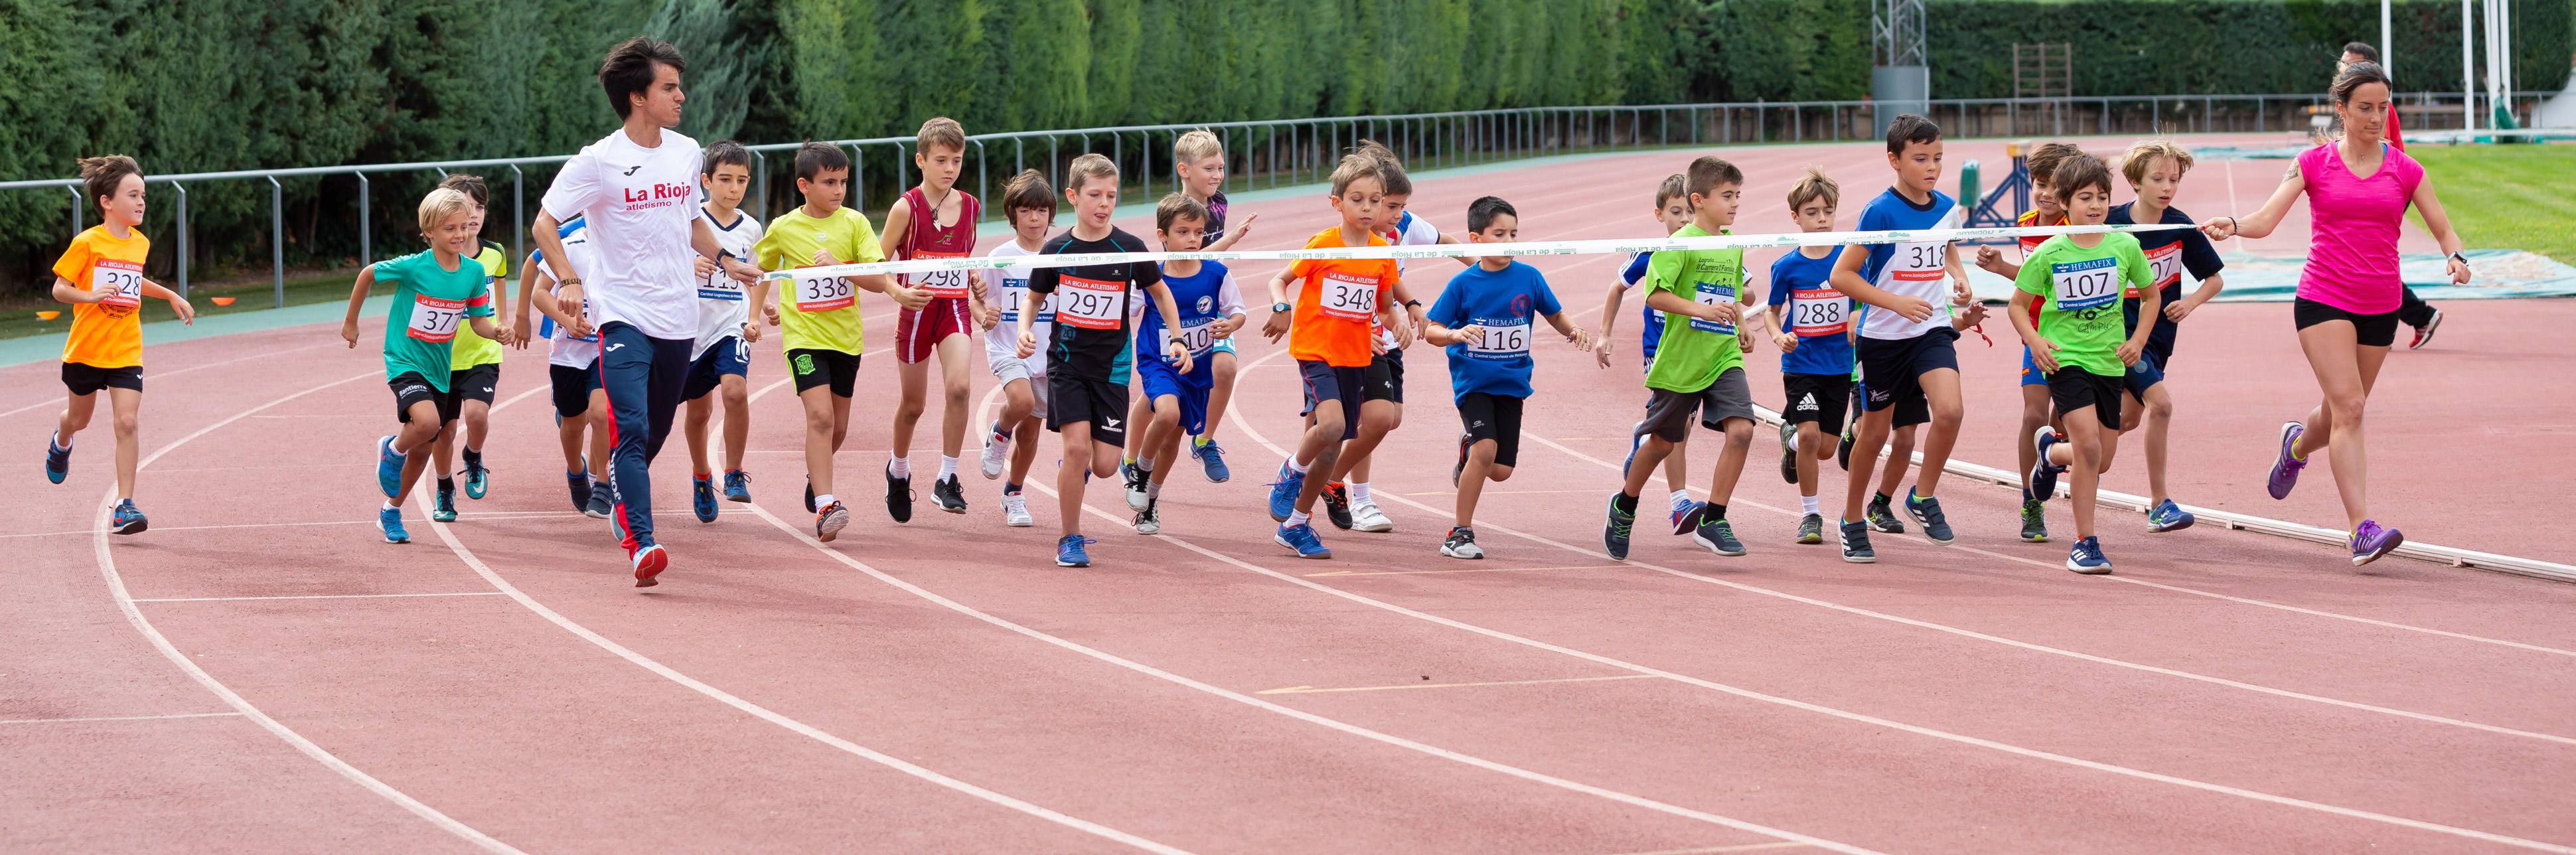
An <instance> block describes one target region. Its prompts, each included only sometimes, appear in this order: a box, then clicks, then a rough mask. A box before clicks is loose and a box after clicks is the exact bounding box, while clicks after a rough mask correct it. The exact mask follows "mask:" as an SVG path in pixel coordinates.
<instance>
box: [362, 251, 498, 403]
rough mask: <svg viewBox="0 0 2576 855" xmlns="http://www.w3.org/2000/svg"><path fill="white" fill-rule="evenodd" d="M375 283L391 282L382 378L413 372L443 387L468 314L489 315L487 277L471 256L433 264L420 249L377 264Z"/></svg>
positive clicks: (431, 256)
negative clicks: (446, 265) (444, 264)
mask: <svg viewBox="0 0 2576 855" xmlns="http://www.w3.org/2000/svg"><path fill="white" fill-rule="evenodd" d="M373 269H374V270H375V271H376V284H378V285H388V284H389V285H392V286H394V301H393V304H392V305H390V306H387V307H386V308H385V379H387V380H391V379H394V378H396V377H400V376H402V375H404V374H418V375H420V379H422V380H425V381H428V383H429V385H430V388H433V389H437V390H438V391H441V392H445V391H447V377H448V372H449V370H450V369H449V368H448V367H447V366H448V360H449V358H450V348H451V346H452V345H453V344H454V343H455V340H456V332H457V330H458V329H459V328H461V327H465V326H468V323H467V321H466V319H467V318H488V317H491V316H492V284H491V283H492V279H491V277H490V276H488V275H486V274H485V273H484V270H483V265H481V264H477V263H475V262H474V260H473V259H470V258H459V259H457V260H456V269H454V270H449V269H447V268H444V267H440V266H439V265H438V254H437V253H435V252H431V251H429V250H422V251H420V252H415V253H412V254H410V255H406V256H403V257H401V258H395V259H388V260H385V261H379V262H376V263H375V264H374V265H373Z"/></svg>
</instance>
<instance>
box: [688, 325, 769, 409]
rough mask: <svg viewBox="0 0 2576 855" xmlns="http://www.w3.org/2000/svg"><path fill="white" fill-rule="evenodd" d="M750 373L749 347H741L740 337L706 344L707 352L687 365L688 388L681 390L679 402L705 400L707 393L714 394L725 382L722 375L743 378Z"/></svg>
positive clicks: (742, 345)
mask: <svg viewBox="0 0 2576 855" xmlns="http://www.w3.org/2000/svg"><path fill="white" fill-rule="evenodd" d="M750 373H751V346H750V345H747V344H744V343H743V342H742V339H741V338H739V337H736V336H725V337H724V338H722V339H720V340H718V341H717V342H716V343H714V344H711V345H708V346H707V352H705V353H701V354H698V360H697V361H696V362H692V363H689V385H688V387H687V388H685V389H682V390H680V400H683V401H695V400H697V399H699V398H704V397H706V396H707V393H708V392H713V391H715V389H716V387H717V386H718V385H721V384H723V383H724V378H725V375H728V374H730V375H733V376H735V377H742V376H745V375H748V374H750Z"/></svg>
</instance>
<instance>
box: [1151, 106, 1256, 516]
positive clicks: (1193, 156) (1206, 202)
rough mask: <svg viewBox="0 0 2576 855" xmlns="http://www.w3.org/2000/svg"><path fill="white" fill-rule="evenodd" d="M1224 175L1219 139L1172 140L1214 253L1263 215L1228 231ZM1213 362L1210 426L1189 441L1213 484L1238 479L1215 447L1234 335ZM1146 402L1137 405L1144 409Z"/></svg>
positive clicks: (1230, 383) (1229, 397)
mask: <svg viewBox="0 0 2576 855" xmlns="http://www.w3.org/2000/svg"><path fill="white" fill-rule="evenodd" d="M1225 174H1226V165H1225V143H1224V141H1222V140H1219V139H1217V136H1216V135H1215V134H1212V133H1209V132H1207V131H1204V130H1197V131H1191V132H1189V133H1186V134H1182V135H1181V136H1180V138H1179V139H1176V140H1173V141H1172V180H1173V182H1174V183H1175V184H1178V185H1179V186H1180V188H1181V192H1182V193H1184V194H1187V195H1188V196H1189V197H1190V198H1191V199H1193V200H1196V201H1197V202H1198V203H1199V204H1200V205H1203V206H1206V208H1207V211H1208V216H1207V234H1206V236H1205V237H1204V238H1203V241H1204V244H1205V246H1206V247H1207V249H1208V251H1209V252H1223V251H1225V250H1229V249H1233V248H1234V245H1235V244H1236V243H1237V242H1240V241H1242V240H1243V239H1244V237H1246V236H1248V235H1250V234H1252V221H1253V220H1257V219H1260V218H1261V215H1260V214H1245V215H1244V216H1243V220H1242V221H1241V222H1238V223H1235V224H1234V227H1233V228H1231V229H1228V228H1227V227H1226V219H1225V215H1226V199H1225ZM1238 326H1239V325H1238ZM1208 361H1209V362H1210V363H1212V364H1213V365H1212V367H1211V371H1212V372H1213V374H1212V375H1211V376H1213V377H1215V378H1216V380H1215V385H1214V386H1213V387H1212V388H1211V390H1210V391H1209V392H1208V405H1207V426H1206V427H1205V428H1204V429H1202V430H1200V431H1199V432H1198V433H1197V435H1195V436H1192V437H1190V456H1191V457H1194V458H1197V459H1198V461H1199V470H1200V471H1201V472H1202V473H1205V474H1206V475H1207V479H1208V480H1209V481H1211V482H1215V483H1219V484H1222V483H1225V481H1226V479H1229V478H1233V477H1234V473H1233V471H1232V470H1229V469H1227V468H1226V465H1225V449H1223V448H1220V447H1218V446H1217V444H1216V423H1217V421H1218V420H1219V419H1223V418H1225V408H1226V405H1227V404H1228V403H1229V402H1232V401H1233V400H1234V371H1235V362H1236V357H1235V355H1234V336H1233V335H1232V334H1231V333H1229V334H1228V335H1225V336H1222V337H1219V338H1218V339H1217V342H1216V347H1215V348H1214V350H1213V351H1212V352H1211V353H1210V354H1209V355H1208ZM1143 403H1145V402H1143V401H1139V402H1138V404H1139V406H1141V405H1142V404H1143ZM1131 416H1132V419H1131V423H1132V420H1135V419H1143V418H1144V417H1145V413H1144V411H1143V410H1141V409H1139V410H1136V411H1134V412H1133V413H1131Z"/></svg>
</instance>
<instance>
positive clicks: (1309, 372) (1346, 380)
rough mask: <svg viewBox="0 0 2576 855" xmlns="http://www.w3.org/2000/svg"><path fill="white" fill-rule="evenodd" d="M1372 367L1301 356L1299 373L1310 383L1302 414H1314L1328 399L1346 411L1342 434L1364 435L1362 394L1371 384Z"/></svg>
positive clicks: (1348, 437)
mask: <svg viewBox="0 0 2576 855" xmlns="http://www.w3.org/2000/svg"><path fill="white" fill-rule="evenodd" d="M1367 375H1368V368H1367V367H1366V366H1358V367H1351V368H1344V367H1342V366H1339V365H1330V364H1326V363H1324V362H1321V361H1318V360H1312V359H1300V360H1297V376H1298V378H1299V379H1300V380H1301V381H1303V382H1304V383H1305V386H1306V408H1305V409H1304V410H1301V411H1299V412H1298V415H1301V416H1302V415H1312V414H1313V413H1314V412H1315V408H1316V407H1319V406H1324V405H1325V402H1328V401H1329V402H1331V405H1332V406H1334V407H1338V408H1340V409H1341V411H1342V438H1343V439H1352V438H1356V437H1358V436H1359V435H1360V394H1361V388H1362V387H1363V386H1366V385H1367Z"/></svg>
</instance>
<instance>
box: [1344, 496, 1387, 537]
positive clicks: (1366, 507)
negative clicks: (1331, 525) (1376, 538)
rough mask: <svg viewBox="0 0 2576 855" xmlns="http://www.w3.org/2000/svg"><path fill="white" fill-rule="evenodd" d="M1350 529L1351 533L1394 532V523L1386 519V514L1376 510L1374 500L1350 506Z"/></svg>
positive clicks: (1375, 501)
mask: <svg viewBox="0 0 2576 855" xmlns="http://www.w3.org/2000/svg"><path fill="white" fill-rule="evenodd" d="M1351 529H1352V530H1353V531H1394V530H1395V521H1394V520H1391V519H1387V518H1386V512H1385V511H1381V510H1378V509H1377V500H1376V499H1369V500H1367V501H1364V502H1356V503H1353V504H1352V505H1351Z"/></svg>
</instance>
